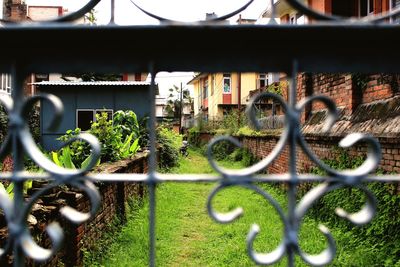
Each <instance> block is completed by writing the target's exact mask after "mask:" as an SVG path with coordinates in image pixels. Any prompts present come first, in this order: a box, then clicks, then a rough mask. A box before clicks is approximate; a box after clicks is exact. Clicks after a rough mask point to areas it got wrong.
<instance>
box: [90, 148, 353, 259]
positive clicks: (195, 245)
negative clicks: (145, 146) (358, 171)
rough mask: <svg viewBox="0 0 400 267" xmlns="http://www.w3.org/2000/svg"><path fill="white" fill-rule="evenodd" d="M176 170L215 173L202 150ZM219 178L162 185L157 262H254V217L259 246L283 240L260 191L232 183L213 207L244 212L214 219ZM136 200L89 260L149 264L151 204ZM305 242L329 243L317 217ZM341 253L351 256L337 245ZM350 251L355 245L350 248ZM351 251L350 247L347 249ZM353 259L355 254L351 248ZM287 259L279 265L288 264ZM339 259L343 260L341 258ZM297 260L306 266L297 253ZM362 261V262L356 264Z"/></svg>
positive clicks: (308, 224)
mask: <svg viewBox="0 0 400 267" xmlns="http://www.w3.org/2000/svg"><path fill="white" fill-rule="evenodd" d="M221 164H222V165H224V166H225V167H229V168H240V167H242V166H241V164H240V162H239V163H238V162H235V163H232V162H221ZM172 172H173V173H180V174H185V173H213V170H212V169H211V167H210V166H209V164H208V162H207V160H206V159H205V158H204V157H203V156H202V155H201V154H200V153H199V152H197V151H193V150H190V155H189V157H187V158H183V159H182V160H181V164H180V167H179V168H175V169H173V170H172ZM215 186H216V185H215V184H204V183H200V184H199V183H197V184H189V183H168V184H162V185H160V186H159V187H158V190H157V215H156V218H157V228H156V231H157V235H156V237H157V238H156V239H157V258H156V265H157V266H255V264H254V263H253V262H252V261H251V260H250V258H249V257H248V255H247V252H246V236H247V233H248V231H249V229H250V227H251V225H252V224H253V223H257V224H259V225H260V228H261V233H260V235H259V236H258V237H257V239H256V242H255V248H256V250H257V251H258V252H268V251H271V250H273V249H274V248H275V247H276V246H277V245H278V244H279V243H280V241H281V240H282V231H283V225H282V223H281V221H280V219H279V217H278V215H277V213H276V212H275V210H274V209H273V207H272V206H271V205H269V203H268V202H266V201H265V200H264V199H263V198H262V197H260V196H259V195H258V194H257V193H255V192H253V191H250V190H247V189H242V188H237V187H235V188H229V189H226V190H224V191H222V192H221V193H220V194H218V195H217V196H216V198H215V199H214V201H213V203H214V207H215V208H216V209H217V210H219V211H221V212H223V211H228V210H231V209H234V208H235V207H243V209H244V216H242V217H241V218H240V219H238V220H236V221H235V222H233V223H231V224H224V225H222V224H219V223H216V222H214V221H213V220H212V219H211V218H210V217H209V216H208V214H207V211H206V201H207V197H208V195H209V194H210V192H211V190H212V189H213V188H214V187H215ZM264 189H266V190H268V192H269V193H270V194H271V195H272V196H273V197H274V198H275V199H276V200H277V201H278V202H279V203H281V205H282V206H283V207H285V206H286V204H285V196H284V195H283V194H282V193H281V192H279V191H278V190H277V189H274V188H273V187H265V186H264ZM135 205H136V204H131V208H132V207H133V209H134V212H130V215H129V218H128V223H127V224H126V225H125V226H124V227H123V228H122V230H121V231H120V232H118V233H116V234H108V236H109V238H113V239H114V241H113V242H112V244H111V245H109V246H108V249H107V251H106V252H102V253H93V254H89V255H91V256H89V257H86V266H148V219H147V216H148V208H149V207H148V204H147V202H146V201H145V203H144V205H142V206H141V207H135ZM300 240H301V247H302V249H303V250H304V251H307V252H309V253H317V252H320V251H322V250H323V249H324V248H325V247H324V246H325V239H324V237H323V236H322V234H321V233H320V232H319V230H318V223H317V222H315V221H313V220H309V219H306V220H305V223H304V224H303V227H302V229H301V233H300ZM338 250H339V252H340V255H341V257H342V258H346V257H349V256H348V255H346V254H344V253H345V252H343V251H341V250H340V249H338ZM350 252H351V251H350ZM348 253H349V252H348ZM350 260H351V254H350ZM286 265H287V263H286V259H283V260H282V261H281V262H279V263H278V264H276V265H275V266H286ZM334 265H337V266H344V265H342V264H341V263H340V262H337V261H336V262H335V263H334ZM296 266H306V265H305V264H304V263H303V262H302V261H301V260H300V259H299V258H296ZM353 266H357V265H353Z"/></svg>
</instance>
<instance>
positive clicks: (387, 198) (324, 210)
mask: <svg viewBox="0 0 400 267" xmlns="http://www.w3.org/2000/svg"><path fill="white" fill-rule="evenodd" d="M363 160H364V159H363V158H362V157H349V156H348V155H347V154H346V153H344V151H339V155H338V156H337V157H336V158H335V159H329V160H324V162H325V163H326V164H327V165H329V166H331V167H332V168H334V169H337V170H342V169H353V168H356V167H358V166H360V165H361V163H362V162H363ZM311 172H313V173H315V174H319V175H325V173H324V171H323V170H321V169H319V168H313V169H312V171H311ZM378 173H382V171H378ZM367 187H368V188H369V190H370V191H371V192H372V194H374V195H375V196H376V198H377V200H378V201H379V203H378V207H377V213H376V215H375V217H374V219H373V220H372V221H371V222H370V223H369V224H368V225H365V226H364V227H356V226H354V225H353V224H351V223H350V222H348V221H347V220H344V219H342V218H339V217H338V216H336V214H335V213H334V212H333V209H334V208H336V207H340V208H343V209H344V210H346V211H348V212H356V211H358V210H360V208H361V207H362V205H363V204H364V201H365V200H364V193H362V192H361V191H360V190H358V189H354V188H343V189H340V190H335V191H333V192H330V193H328V194H327V195H325V196H324V197H323V198H322V199H321V200H320V201H319V202H318V203H316V204H315V205H314V207H313V208H312V209H311V210H310V215H311V216H313V217H315V218H317V219H318V220H321V221H325V222H327V223H328V224H329V225H331V226H334V227H336V228H339V229H341V230H343V231H344V232H347V231H351V232H352V233H353V234H354V236H356V238H355V240H353V241H354V242H353V244H354V246H364V247H370V246H372V247H374V249H376V250H377V251H378V250H380V251H381V252H380V253H376V257H374V258H373V259H370V260H371V261H373V262H371V264H375V263H376V264H379V263H382V262H385V265H386V266H393V265H395V264H396V263H397V264H399V263H400V247H399V246H398V242H399V240H400V231H399V229H400V208H399V207H400V195H399V194H398V193H397V192H396V185H395V184H385V183H370V184H368V185H367ZM302 193H303V194H304V192H302Z"/></svg>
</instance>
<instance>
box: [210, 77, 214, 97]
mask: <svg viewBox="0 0 400 267" xmlns="http://www.w3.org/2000/svg"><path fill="white" fill-rule="evenodd" d="M214 88H215V75H214V74H212V75H211V94H210V95H213V94H214Z"/></svg>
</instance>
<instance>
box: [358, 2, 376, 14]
mask: <svg viewBox="0 0 400 267" xmlns="http://www.w3.org/2000/svg"><path fill="white" fill-rule="evenodd" d="M373 14H374V0H358V16H359V17H365V16H368V15H373Z"/></svg>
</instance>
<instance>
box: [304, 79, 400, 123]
mask: <svg viewBox="0 0 400 267" xmlns="http://www.w3.org/2000/svg"><path fill="white" fill-rule="evenodd" d="M359 77H360V76H359ZM394 79H398V77H397V78H392V76H388V75H382V74H373V75H366V76H361V78H356V77H354V76H353V75H352V74H350V73H346V74H343V73H342V74H341V73H338V74H332V73H317V74H307V73H301V74H299V75H298V83H297V98H298V100H301V99H303V98H305V97H307V96H311V95H313V94H314V95H325V96H328V97H329V98H331V99H332V100H333V101H334V102H335V103H336V106H337V107H339V108H343V109H344V112H345V114H347V115H350V114H352V113H353V112H354V111H355V109H356V108H357V106H358V105H360V104H364V103H371V102H373V101H377V100H384V99H388V98H391V97H393V96H395V95H396V94H397V91H398V89H396V88H392V87H391V85H390V84H393V81H394ZM309 80H311V81H310V82H309V83H307V81H309ZM399 83H400V82H399V81H397V84H399ZM360 84H365V86H364V87H363V88H361V87H360V86H362V85H360ZM395 84H396V82H395ZM325 108H326V107H325V106H324V105H323V104H322V103H320V102H313V104H312V111H318V110H320V109H325ZM310 111H311V110H309V111H306V113H303V114H302V118H301V119H302V121H303V122H304V121H305V120H306V119H307V118H308V115H307V113H310Z"/></svg>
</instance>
